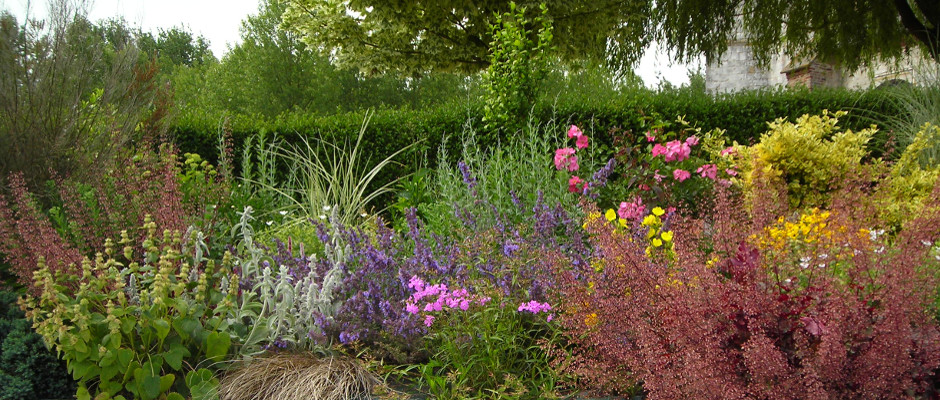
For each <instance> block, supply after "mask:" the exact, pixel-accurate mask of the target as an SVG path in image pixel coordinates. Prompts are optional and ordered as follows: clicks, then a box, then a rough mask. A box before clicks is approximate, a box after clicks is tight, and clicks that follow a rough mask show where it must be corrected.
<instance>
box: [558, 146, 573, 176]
mask: <svg viewBox="0 0 940 400" xmlns="http://www.w3.org/2000/svg"><path fill="white" fill-rule="evenodd" d="M574 152H575V149H572V148H570V147H565V148H563V149H558V150H555V169H558V170H564V169H567V170H568V171H577V170H578V157H577V156H575V155H574Z"/></svg>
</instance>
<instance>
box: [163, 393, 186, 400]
mask: <svg viewBox="0 0 940 400" xmlns="http://www.w3.org/2000/svg"><path fill="white" fill-rule="evenodd" d="M166 400H186V398H184V397H183V396H182V395H180V394H179V393H176V392H173V393H170V394H168V395H166Z"/></svg>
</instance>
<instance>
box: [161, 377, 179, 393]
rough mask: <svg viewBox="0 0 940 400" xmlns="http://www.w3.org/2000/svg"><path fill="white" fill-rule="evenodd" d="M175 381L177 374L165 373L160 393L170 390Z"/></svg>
mask: <svg viewBox="0 0 940 400" xmlns="http://www.w3.org/2000/svg"><path fill="white" fill-rule="evenodd" d="M175 381H176V375H173V374H167V375H163V377H161V378H160V393H165V392H166V391H167V390H170V387H171V386H173V382H175Z"/></svg>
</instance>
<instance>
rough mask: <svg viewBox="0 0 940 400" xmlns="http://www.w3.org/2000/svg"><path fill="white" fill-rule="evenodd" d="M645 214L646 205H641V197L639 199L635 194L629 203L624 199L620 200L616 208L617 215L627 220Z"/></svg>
mask: <svg viewBox="0 0 940 400" xmlns="http://www.w3.org/2000/svg"><path fill="white" fill-rule="evenodd" d="M645 214H646V206H644V205H643V199H641V198H640V196H637V197H636V198H635V199H633V201H632V202H630V203H627V202H625V201H623V202H620V208H619V209H618V210H617V215H618V216H620V218H623V219H627V220H634V219H637V218H640V217H642V216H643V215H645Z"/></svg>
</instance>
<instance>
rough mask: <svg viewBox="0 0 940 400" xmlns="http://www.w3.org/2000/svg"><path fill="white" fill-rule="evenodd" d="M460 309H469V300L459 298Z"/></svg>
mask: <svg viewBox="0 0 940 400" xmlns="http://www.w3.org/2000/svg"><path fill="white" fill-rule="evenodd" d="M460 309H461V310H464V311H467V310H468V309H470V300H467V299H461V300H460Z"/></svg>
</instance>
